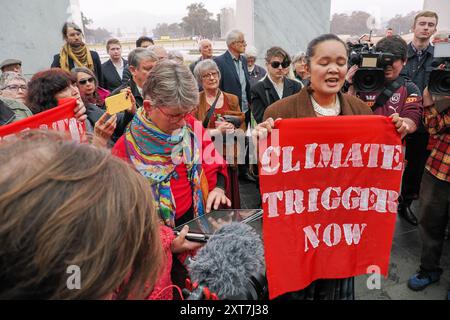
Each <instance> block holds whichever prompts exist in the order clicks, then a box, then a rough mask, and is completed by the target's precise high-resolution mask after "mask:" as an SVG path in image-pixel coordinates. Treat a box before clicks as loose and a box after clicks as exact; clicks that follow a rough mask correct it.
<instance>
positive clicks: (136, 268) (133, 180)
mask: <svg viewBox="0 0 450 320" xmlns="http://www.w3.org/2000/svg"><path fill="white" fill-rule="evenodd" d="M0 172H1V174H0V243H1V246H0V279H1V280H0V282H1V285H0V299H83V300H91V299H104V298H106V297H108V296H110V295H112V294H113V293H114V292H115V290H117V289H119V287H120V293H119V295H118V297H117V298H119V299H126V298H128V297H129V296H130V295H133V297H137V298H144V297H146V296H147V295H148V292H146V290H151V289H152V288H153V286H154V284H155V282H156V279H157V276H158V274H159V268H160V264H161V262H162V259H163V255H162V247H161V243H160V239H159V229H158V228H159V222H158V218H157V215H156V213H155V210H154V208H153V207H152V205H151V203H152V200H151V193H150V186H149V185H148V182H147V181H146V180H145V179H144V178H142V177H141V176H140V174H139V173H137V172H135V171H134V170H133V169H132V168H131V167H130V166H128V165H127V164H126V163H124V162H122V160H119V159H117V158H115V157H113V156H112V155H111V154H110V153H109V152H108V151H107V150H100V149H95V148H93V147H91V146H89V145H80V144H76V143H75V142H72V141H68V140H66V139H64V138H62V137H61V136H60V135H56V134H53V133H49V132H41V131H36V132H33V131H32V132H30V133H26V134H24V135H22V136H20V137H19V138H18V140H16V141H14V142H8V143H5V142H4V143H2V144H0ZM70 266H78V267H79V268H80V270H81V289H80V290H73V291H71V290H69V289H68V288H67V281H68V277H69V276H70V275H69V274H67V270H68V267H70ZM146 287H147V288H148V289H146Z"/></svg>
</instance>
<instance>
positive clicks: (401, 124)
mask: <svg viewBox="0 0 450 320" xmlns="http://www.w3.org/2000/svg"><path fill="white" fill-rule="evenodd" d="M390 118H391V119H392V122H393V123H394V125H395V128H396V129H397V132H398V133H400V136H401V138H402V139H403V138H404V137H406V135H407V134H408V133H410V131H411V128H410V125H409V124H408V121H406V120H405V118H402V117H400V115H399V114H398V113H394V114H393V115H391V116H390Z"/></svg>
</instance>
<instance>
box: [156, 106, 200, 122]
mask: <svg viewBox="0 0 450 320" xmlns="http://www.w3.org/2000/svg"><path fill="white" fill-rule="evenodd" d="M156 108H157V109H158V110H159V111H161V113H162V114H163V115H164V116H166V117H167V118H168V119H169V121H170V122H172V123H177V122H178V121H180V120H181V119H184V118H186V116H187V115H188V114H189V113H191V112H192V111H189V112H184V113H180V114H168V113H165V112H164V111H163V110H162V108H161V107H156Z"/></svg>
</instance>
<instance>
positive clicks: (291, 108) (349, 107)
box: [264, 88, 373, 121]
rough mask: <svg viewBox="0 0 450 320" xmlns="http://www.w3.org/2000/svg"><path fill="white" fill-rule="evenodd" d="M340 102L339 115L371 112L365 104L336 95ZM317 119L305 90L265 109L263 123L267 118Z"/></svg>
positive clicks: (343, 95)
mask: <svg viewBox="0 0 450 320" xmlns="http://www.w3.org/2000/svg"><path fill="white" fill-rule="evenodd" d="M338 96H339V100H340V102H341V109H342V111H341V115H344V116H349V115H371V114H373V113H372V110H371V109H370V108H369V107H368V106H367V104H366V103H364V102H363V101H361V100H359V99H358V98H356V97H353V96H350V95H348V94H342V93H338ZM311 117H317V115H316V113H315V111H314V108H313V106H312V102H311V99H310V96H309V93H308V90H307V88H304V89H303V90H302V91H300V92H299V93H297V94H295V95H293V96H290V97H288V98H285V99H282V100H279V101H277V102H275V103H274V104H272V105H271V106H270V107H268V108H267V109H266V112H265V113H264V121H265V120H267V119H268V118H272V119H274V120H276V119H278V118H282V119H289V118H311Z"/></svg>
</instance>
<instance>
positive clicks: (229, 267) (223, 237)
mask: <svg viewBox="0 0 450 320" xmlns="http://www.w3.org/2000/svg"><path fill="white" fill-rule="evenodd" d="M188 270H189V274H190V277H191V280H192V282H195V283H198V284H199V285H200V288H204V287H207V288H208V289H209V290H210V291H211V292H214V293H215V294H217V296H218V297H219V299H221V300H262V299H266V298H267V292H268V289H267V279H266V276H265V272H266V267H265V260H264V247H263V243H262V240H261V238H260V237H259V236H258V234H257V233H256V231H255V230H254V229H253V228H252V227H250V226H249V225H246V224H243V223H231V224H229V225H225V226H224V227H223V228H222V229H220V230H219V231H218V232H216V233H215V234H214V235H212V236H211V238H210V239H209V241H208V243H207V244H206V245H205V246H204V247H203V248H202V249H200V250H199V252H198V254H197V256H196V257H195V258H194V259H193V260H191V262H190V263H189V265H188ZM200 297H201V295H199V294H195V292H193V294H192V295H191V296H190V297H189V298H188V300H194V299H199V298H200Z"/></svg>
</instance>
